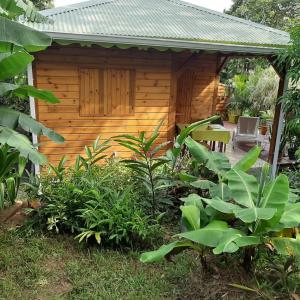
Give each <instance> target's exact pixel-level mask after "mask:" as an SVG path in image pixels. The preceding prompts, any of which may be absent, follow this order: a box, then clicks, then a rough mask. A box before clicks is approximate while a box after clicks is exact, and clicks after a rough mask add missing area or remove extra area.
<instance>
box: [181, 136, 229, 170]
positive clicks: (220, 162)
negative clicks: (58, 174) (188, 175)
mask: <svg viewBox="0 0 300 300" xmlns="http://www.w3.org/2000/svg"><path fill="white" fill-rule="evenodd" d="M185 144H186V146H187V147H188V149H189V151H190V153H191V155H192V156H193V158H194V159H195V160H196V161H197V162H198V163H200V164H204V165H205V166H206V167H207V168H208V169H209V170H211V171H213V172H214V173H216V174H221V173H224V172H226V171H228V170H229V169H230V163H229V160H228V158H227V157H226V156H225V155H223V154H222V153H217V152H210V151H208V150H207V148H206V147H204V146H203V145H201V144H199V143H197V142H196V141H194V140H193V139H192V138H191V137H187V138H186V140H185Z"/></svg>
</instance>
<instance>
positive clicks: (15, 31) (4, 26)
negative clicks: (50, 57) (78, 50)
mask: <svg viewBox="0 0 300 300" xmlns="http://www.w3.org/2000/svg"><path fill="white" fill-rule="evenodd" d="M51 42H52V40H51V38H50V37H49V36H48V35H46V34H44V33H42V32H39V31H36V30H34V29H31V28H29V27H27V26H24V25H22V24H20V23H18V22H15V21H11V20H9V19H7V18H4V17H1V16H0V51H1V52H8V51H9V49H11V46H12V45H14V46H19V47H23V48H25V49H26V50H27V51H28V52H34V51H40V50H44V49H45V48H46V47H48V46H50V45H51Z"/></svg>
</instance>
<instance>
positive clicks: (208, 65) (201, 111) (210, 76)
mask: <svg viewBox="0 0 300 300" xmlns="http://www.w3.org/2000/svg"><path fill="white" fill-rule="evenodd" d="M189 55H191V54H189V53H182V54H181V55H179V56H178V61H179V63H178V64H179V65H180V64H182V63H183V62H184V61H185V60H187V59H188V57H189ZM217 62H218V56H217V55H216V54H202V53H199V54H198V57H197V59H196V60H195V61H194V62H193V65H192V67H191V68H189V70H187V71H186V72H185V73H183V74H182V76H181V77H180V78H179V82H178V86H182V88H184V86H186V83H185V82H184V81H185V80H186V76H187V75H188V74H191V72H193V86H192V93H191V95H187V94H186V93H185V96H189V97H191V99H189V100H185V101H183V102H182V101H180V99H177V103H181V104H180V106H177V112H176V114H177V121H178V122H183V121H188V120H190V121H189V122H194V121H198V120H201V119H205V118H207V117H209V116H211V115H212V114H213V113H214V111H215V107H214V103H215V102H216V99H215V98H216V97H217V95H216V94H215V91H216V88H217V86H218V83H219V78H218V76H216V69H217ZM178 95H179V92H178ZM190 102H191V107H190V108H189V107H187V108H185V109H183V108H182V106H183V105H184V103H186V104H187V105H189V103H190ZM182 111H184V112H185V113H184V118H183V119H182V118H181V117H180V115H182ZM187 112H188V113H189V114H190V115H189V116H188V115H187Z"/></svg>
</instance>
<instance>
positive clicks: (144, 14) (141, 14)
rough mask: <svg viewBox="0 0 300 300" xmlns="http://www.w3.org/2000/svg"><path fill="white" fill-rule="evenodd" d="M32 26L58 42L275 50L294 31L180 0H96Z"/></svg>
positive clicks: (60, 10)
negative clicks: (271, 26) (289, 32)
mask: <svg viewBox="0 0 300 300" xmlns="http://www.w3.org/2000/svg"><path fill="white" fill-rule="evenodd" d="M41 13H42V14H43V15H45V16H48V17H49V18H51V19H52V20H53V21H54V22H53V23H35V24H27V25H29V26H32V27H34V28H36V29H38V30H41V31H44V32H47V33H49V34H50V35H51V36H52V37H53V38H54V39H55V40H61V41H64V42H68V41H77V42H87V43H100V44H101V43H104V44H107V45H108V46H111V45H114V44H122V45H123V47H126V46H128V47H129V46H132V45H138V46H146V47H151V46H152V47H163V48H164V49H165V48H177V49H194V50H196V49H198V50H201V49H204V50H212V51H223V52H242V53H258V54H270V53H274V52H275V51H277V49H278V48H280V47H283V46H285V45H287V44H288V43H289V40H290V37H289V34H288V33H286V32H284V31H280V30H277V29H273V28H270V27H267V26H263V25H260V24H257V23H253V22H250V21H246V20H244V19H240V18H236V17H233V16H230V15H226V14H222V13H219V12H215V11H212V10H209V9H206V8H203V7H200V6H196V5H192V4H190V3H187V2H183V1H179V0H91V1H87V2H82V3H79V4H75V5H69V6H65V7H59V8H53V9H48V10H44V11H42V12H41Z"/></svg>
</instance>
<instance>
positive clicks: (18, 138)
mask: <svg viewBox="0 0 300 300" xmlns="http://www.w3.org/2000/svg"><path fill="white" fill-rule="evenodd" d="M0 144H2V145H5V144H7V145H9V146H11V147H14V148H15V149H17V150H18V151H19V152H20V155H21V156H23V157H25V158H28V159H29V160H31V161H32V162H33V163H35V164H39V165H43V164H45V163H46V162H47V159H46V157H45V156H44V155H43V154H41V153H39V152H38V151H37V149H36V148H35V147H34V146H33V145H32V143H31V142H30V141H29V139H28V138H27V137H26V136H24V135H22V134H20V133H18V132H16V131H14V130H13V129H11V128H8V127H3V126H0Z"/></svg>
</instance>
